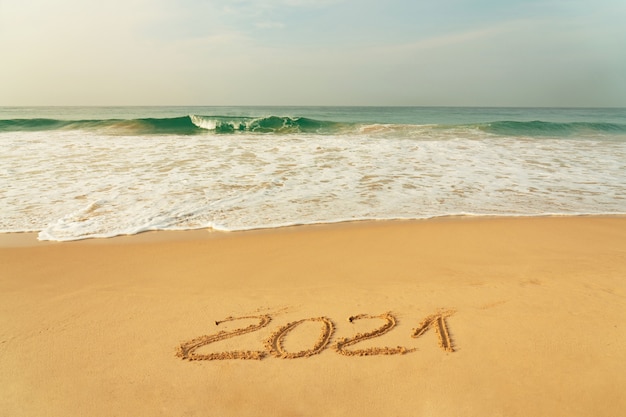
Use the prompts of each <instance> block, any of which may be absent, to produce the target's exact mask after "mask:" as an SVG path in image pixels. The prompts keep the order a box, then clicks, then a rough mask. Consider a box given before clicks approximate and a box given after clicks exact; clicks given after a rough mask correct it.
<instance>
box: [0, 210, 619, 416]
mask: <svg viewBox="0 0 626 417" xmlns="http://www.w3.org/2000/svg"><path fill="white" fill-rule="evenodd" d="M624 392H626V218H624V217H544V218H493V219H490V218H474V219H454V218H451V219H441V220H432V221H414V222H403V221H398V222H363V223H346V224H338V225H324V226H302V227H292V228H284V229H278V230H266V231H252V232H236V233H216V232H208V231H204V230H202V231H190V232H154V233H144V234H141V235H137V236H129V237H120V238H114V239H106V240H85V241H77V242H65V243H50V242H47V243H39V242H36V241H35V236H34V235H32V234H26V235H19V236H18V235H2V236H0V416H2V417H4V416H7V417H9V416H10V417H18V416H37V417H42V416H55V417H56V416H59V417H60V416H63V417H71V416H81V417H82V416H203V417H204V416H225V417H228V416H238V417H245V416H272V417H280V416H325V417H332V416H359V417H367V416H372V417H373V416H376V417H380V416H396V417H400V416H464V417H471V416H481V417H483V416H524V417H526V416H535V417H536V416H568V417H571V416H581V417H582V416H584V417H588V416H596V417H597V416H619V415H624V413H625V412H626V395H624Z"/></svg>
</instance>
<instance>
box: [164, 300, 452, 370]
mask: <svg viewBox="0 0 626 417" xmlns="http://www.w3.org/2000/svg"><path fill="white" fill-rule="evenodd" d="M453 313H454V311H452V310H445V311H439V312H437V313H435V314H431V315H430V316H428V317H426V318H425V319H424V320H422V322H421V323H420V324H419V325H418V326H417V327H416V328H415V329H413V331H412V332H411V337H413V338H418V337H420V336H421V335H422V334H424V333H425V332H426V331H427V330H428V329H430V328H434V329H435V332H436V333H437V337H438V339H439V347H440V348H441V349H442V350H444V351H446V352H454V347H453V344H452V339H451V338H450V333H449V331H448V324H447V318H448V317H450V316H451V315H452V314H453ZM243 319H256V320H258V323H256V324H251V325H249V326H247V327H242V328H238V329H234V330H229V331H220V332H218V333H215V334H211V335H205V336H200V337H196V338H195V339H191V340H188V341H186V342H183V343H181V344H180V346H178V349H177V350H176V356H178V357H179V358H182V359H187V360H190V361H197V360H225V359H263V358H264V357H266V356H267V355H271V356H274V357H277V358H285V359H294V358H303V357H308V356H313V355H317V354H319V353H321V352H322V351H323V350H324V349H326V348H327V347H328V345H329V344H330V341H331V339H332V336H333V334H334V332H335V324H334V323H333V322H332V321H331V320H330V319H329V318H327V317H315V318H308V319H302V320H297V321H293V322H291V323H287V324H286V325H284V326H281V327H279V328H278V329H277V330H276V331H274V332H273V333H272V334H271V336H270V337H269V338H268V339H267V340H266V341H265V346H264V349H263V350H254V351H250V350H233V351H227V352H215V353H204V354H202V353H197V352H196V351H197V350H198V349H200V348H201V347H203V346H207V345H210V344H211V343H215V342H219V341H221V340H225V339H229V338H232V337H237V336H241V335H244V334H246V333H252V332H255V331H257V330H260V329H262V328H264V327H266V326H267V325H268V324H269V323H270V322H271V321H272V318H271V316H270V315H268V314H263V315H258V316H245V317H227V318H226V319H224V320H221V321H216V322H215V324H216V325H219V324H220V323H224V322H229V321H235V320H243ZM361 319H381V320H383V321H384V323H383V324H382V325H381V326H380V327H377V328H375V329H374V330H372V331H369V332H366V333H357V334H356V335H354V336H352V337H349V338H340V339H338V340H337V341H336V342H335V343H333V344H332V345H331V347H332V349H333V350H334V351H335V352H336V353H338V354H340V355H344V356H369V355H397V354H404V353H409V352H413V351H415V350H416V349H410V348H406V347H402V346H397V347H371V348H364V349H355V348H354V346H355V345H356V344H358V343H360V342H363V341H365V340H368V339H373V338H376V337H379V336H382V335H384V334H386V333H388V332H390V331H391V330H392V329H393V328H394V327H395V326H396V323H397V320H396V318H395V317H394V316H393V315H392V314H391V313H384V314H381V315H378V316H373V315H369V314H358V315H356V316H350V317H349V318H348V321H349V322H350V323H354V321H356V320H361ZM307 321H311V322H319V323H320V324H321V327H322V331H321V334H320V336H319V338H318V339H317V341H316V342H315V344H314V346H312V347H311V348H310V349H306V350H301V351H298V352H288V351H287V350H286V349H285V347H284V341H285V339H286V337H287V335H288V334H289V333H290V332H291V331H292V330H293V329H295V328H296V327H298V326H299V325H301V324H302V323H304V322H307Z"/></svg>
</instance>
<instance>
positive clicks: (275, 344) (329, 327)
mask: <svg viewBox="0 0 626 417" xmlns="http://www.w3.org/2000/svg"><path fill="white" fill-rule="evenodd" d="M305 321H321V322H322V323H323V324H324V328H323V329H322V334H321V335H320V337H319V339H317V342H315V346H313V348H312V349H309V350H302V351H300V352H295V353H290V352H287V351H285V348H284V346H283V341H284V339H285V336H287V333H289V332H290V331H292V330H293V329H294V328H295V327H296V326H298V325H299V324H302V323H304V322H305ZM334 331H335V325H334V324H333V322H332V321H330V319H328V318H326V317H316V318H310V319H303V320H298V321H294V322H291V323H287V324H286V325H284V326H282V327H281V328H279V329H278V330H276V331H275V332H274V333H272V335H271V336H270V337H269V339H267V341H266V342H265V348H266V349H267V350H268V351H269V352H270V353H271V354H272V355H273V356H275V357H277V358H285V359H294V358H302V357H308V356H313V355H317V354H318V353H320V352H321V351H322V350H324V348H326V346H327V345H328V342H330V338H331V337H332V335H333V332H334Z"/></svg>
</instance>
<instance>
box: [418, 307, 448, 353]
mask: <svg viewBox="0 0 626 417" xmlns="http://www.w3.org/2000/svg"><path fill="white" fill-rule="evenodd" d="M452 314H454V310H442V311H439V312H437V313H435V314H432V315H430V316H428V317H426V318H425V319H424V320H423V321H422V322H421V323H420V324H419V326H417V328H416V329H414V330H413V334H412V335H411V337H413V338H416V339H417V338H418V337H420V336H421V335H423V334H424V333H426V331H427V330H428V329H430V328H431V327H434V328H435V332H437V337H438V338H439V347H440V348H441V349H443V350H444V351H446V352H454V346H453V344H452V339H451V338H450V332H449V331H448V325H447V323H446V318H448V317H450V316H451V315H452Z"/></svg>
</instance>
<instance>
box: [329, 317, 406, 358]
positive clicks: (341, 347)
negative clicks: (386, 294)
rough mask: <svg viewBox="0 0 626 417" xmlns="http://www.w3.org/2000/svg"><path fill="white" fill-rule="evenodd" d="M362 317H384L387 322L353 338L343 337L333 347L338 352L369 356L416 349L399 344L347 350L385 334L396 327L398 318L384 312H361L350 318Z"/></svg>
mask: <svg viewBox="0 0 626 417" xmlns="http://www.w3.org/2000/svg"><path fill="white" fill-rule="evenodd" d="M360 319H383V320H385V324H383V325H382V326H380V327H379V328H377V329H375V330H373V331H371V332H368V333H357V334H356V336H354V337H352V338H342V339H340V340H338V341H337V343H335V344H334V345H333V348H334V349H335V351H336V352H337V353H340V354H342V355H345V356H368V355H397V354H404V353H407V352H412V351H413V350H415V349H408V348H405V347H402V346H398V347H395V348H390V347H374V348H368V349H357V350H347V349H346V348H347V347H348V346H353V345H356V344H357V343H359V342H362V341H364V340H367V339H372V338H375V337H379V336H382V335H384V334H385V333H387V332H389V331H391V329H393V328H394V327H396V318H395V317H394V316H393V315H392V314H391V313H384V314H381V315H379V316H370V315H369V314H359V315H356V316H352V317H350V318H349V319H348V321H349V322H350V323H352V322H353V321H354V320H360Z"/></svg>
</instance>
